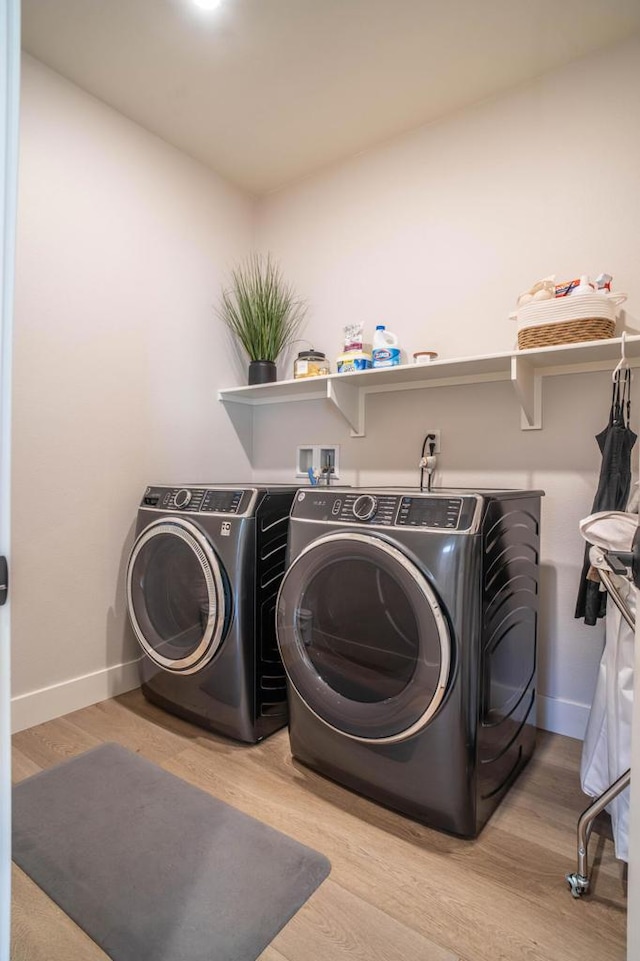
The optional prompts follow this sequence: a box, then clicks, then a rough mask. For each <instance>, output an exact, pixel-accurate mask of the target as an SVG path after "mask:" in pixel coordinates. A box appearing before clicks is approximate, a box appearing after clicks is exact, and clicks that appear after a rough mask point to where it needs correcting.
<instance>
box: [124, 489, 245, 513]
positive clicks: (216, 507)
mask: <svg viewBox="0 0 640 961" xmlns="http://www.w3.org/2000/svg"><path fill="white" fill-rule="evenodd" d="M252 493H253V492H252V491H247V490H232V489H228V490H227V489H225V488H210V487H147V489H146V491H145V492H144V496H143V498H142V504H141V505H140V506H141V507H155V508H156V509H158V510H166V511H181V512H183V513H185V514H191V513H193V514H196V513H197V514H240V513H242V512H243V510H244V509H245V504H246V502H247V500H248V498H250V497H251V494H252Z"/></svg>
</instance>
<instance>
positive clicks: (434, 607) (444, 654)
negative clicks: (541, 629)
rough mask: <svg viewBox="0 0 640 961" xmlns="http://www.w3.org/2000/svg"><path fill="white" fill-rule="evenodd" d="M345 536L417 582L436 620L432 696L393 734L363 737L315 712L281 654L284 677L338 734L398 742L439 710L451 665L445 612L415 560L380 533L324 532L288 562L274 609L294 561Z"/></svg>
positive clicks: (320, 719) (370, 742) (315, 714)
mask: <svg viewBox="0 0 640 961" xmlns="http://www.w3.org/2000/svg"><path fill="white" fill-rule="evenodd" d="M449 533H450V532H449ZM345 540H347V541H357V542H361V543H365V544H367V545H368V546H371V547H373V548H374V549H375V550H381V551H383V552H384V553H385V554H387V555H388V556H390V557H391V558H392V559H393V560H394V561H395V562H397V563H398V564H399V565H400V566H401V567H402V568H403V569H404V570H405V571H406V572H407V573H408V574H409V576H410V577H411V578H412V579H413V581H414V583H415V584H416V586H417V588H418V589H419V591H420V594H421V595H422V597H424V599H425V601H426V602H427V604H428V605H429V607H430V609H431V613H432V615H433V617H434V620H435V622H436V627H437V631H438V639H439V645H440V673H439V677H438V682H437V687H436V691H435V693H434V695H433V697H432V698H431V700H430V702H429V704H428V706H427V708H426V710H425V711H424V712H423V713H422V714H421V716H420V717H419V718H418V719H417V720H416V721H415V722H414V723H413V724H412V725H411V726H410V727H408V728H406V729H405V730H403V731H400V732H398V733H397V734H393V735H390V736H387V737H377V738H372V737H362V736H359V735H356V734H351V733H349V732H348V731H345V730H342V729H341V728H339V727H336V726H335V725H334V724H331V723H330V722H329V721H327V720H326V718H324V717H322V715H320V714H318V712H317V711H315V710H314V709H313V708H312V707H311V706H310V705H309V704H308V703H307V700H306V698H305V696H304V693H303V692H302V691H300V689H299V687H298V686H296V684H294V682H293V681H292V679H291V677H290V676H289V672H288V671H287V665H286V662H285V661H284V658H283V662H284V667H285V671H286V673H287V678H288V680H289V682H290V683H291V684H292V685H293V687H294V688H295V690H296V692H297V693H298V696H299V697H300V698H301V699H302V701H303V702H304V704H305V706H306V708H307V709H308V710H309V711H311V713H312V714H313V715H314V716H315V717H317V718H318V720H319V721H322V723H323V724H325V725H326V726H327V727H328V728H330V729H331V730H332V731H335V732H337V733H338V734H341V735H342V736H343V737H348V738H350V739H351V740H353V741H359V742H361V743H364V744H372V743H374V744H397V743H398V742H399V741H406V740H407V739H408V738H410V737H413V735H414V734H417V733H418V731H420V730H422V728H424V727H425V726H426V725H427V724H428V723H429V721H430V720H431V718H432V717H433V716H434V714H435V713H436V711H437V710H438V708H439V707H440V705H441V703H442V701H443V699H444V696H445V694H446V691H447V683H448V680H449V672H450V669H451V636H450V633H449V628H448V626H447V622H446V620H445V618H444V615H443V613H442V610H441V608H440V604H439V603H438V600H437V598H436V595H435V592H434V591H433V588H432V587H431V585H430V584H429V582H428V581H427V579H426V577H425V576H424V575H423V574H422V572H421V571H420V570H419V569H418V568H417V567H416V566H415V564H414V563H413V562H412V561H410V560H409V558H408V557H406V555H404V554H403V553H402V551H400V550H399V549H398V548H396V547H394V546H393V545H392V544H388V543H387V542H386V541H384V540H382V539H381V538H380V537H377V536H376V535H373V536H372V535H367V534H359V533H356V532H338V533H335V534H327V535H325V536H324V537H319V538H318V539H317V540H314V541H312V542H311V543H310V544H307V546H306V547H305V548H304V549H303V550H302V551H301V552H300V554H298V556H297V557H296V558H295V560H294V561H293V562H292V563H291V565H290V566H289V569H288V570H287V572H286V573H285V576H284V579H283V581H282V584H281V585H280V590H279V591H278V598H277V602H276V610H277V609H278V607H279V606H280V597H281V595H282V593H283V591H284V590H285V588H286V583H287V578H288V576H289V573H290V572H291V571H293V570H294V569H295V567H296V565H298V564H299V563H300V562H301V561H302V560H303V558H305V557H307V556H308V555H309V554H310V553H312V552H313V551H314V550H315V549H316V548H318V547H319V546H321V545H326V544H327V543H331V542H336V541H345Z"/></svg>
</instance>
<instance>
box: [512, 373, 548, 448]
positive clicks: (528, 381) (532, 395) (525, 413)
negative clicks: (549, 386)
mask: <svg viewBox="0 0 640 961" xmlns="http://www.w3.org/2000/svg"><path fill="white" fill-rule="evenodd" d="M511 383H512V384H513V386H514V389H515V392H516V394H517V396H518V400H519V401H520V407H521V408H522V411H521V415H520V427H521V428H522V430H541V428H542V377H541V376H540V374H539V373H538V372H537V371H536V370H535V369H534V367H533V366H532V365H531V363H530V362H529V361H528V360H525V358H524V357H512V358H511Z"/></svg>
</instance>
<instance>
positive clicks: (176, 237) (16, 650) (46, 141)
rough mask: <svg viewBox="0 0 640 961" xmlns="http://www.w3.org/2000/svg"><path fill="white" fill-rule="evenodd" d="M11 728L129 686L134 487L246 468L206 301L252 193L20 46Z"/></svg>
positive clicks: (243, 238)
mask: <svg viewBox="0 0 640 961" xmlns="http://www.w3.org/2000/svg"><path fill="white" fill-rule="evenodd" d="M20 149H21V155H20V171H19V174H20V192H19V222H18V252H17V258H18V262H17V278H16V322H15V354H14V400H13V412H14V433H13V437H14V445H13V517H12V521H13V543H14V548H13V567H12V603H13V695H14V701H13V726H14V729H19V728H22V727H26V726H29V725H31V724H34V723H37V722H39V721H42V720H45V719H47V718H49V717H53V716H56V715H59V714H63V713H66V712H67V711H69V710H73V709H74V708H76V707H79V706H82V705H85V704H87V703H91V702H92V701H96V700H100V699H101V698H103V697H107V696H109V695H110V694H113V693H117V692H118V691H120V690H122V689H126V688H127V687H132V686H135V685H136V684H137V675H136V671H135V666H134V665H133V660H134V658H135V657H136V656H137V652H136V648H135V645H134V643H133V641H132V638H131V636H130V634H129V631H128V627H127V625H126V620H125V605H124V597H123V565H124V564H125V562H126V556H127V548H128V547H129V546H130V543H131V538H132V528H133V523H134V519H135V514H136V508H137V504H138V502H139V500H140V497H141V495H142V492H143V489H144V487H145V485H146V484H148V483H152V482H163V481H166V482H168V483H171V482H175V483H186V482H189V481H194V482H195V481H200V482H202V481H203V480H214V479H215V480H217V481H225V480H234V479H235V480H237V479H238V478H239V477H248V476H250V466H249V465H248V462H247V459H246V456H245V454H244V451H243V450H242V448H241V445H240V443H239V441H238V439H237V436H236V434H235V432H234V431H233V429H232V427H231V424H230V422H229V420H228V418H227V416H226V414H225V412H224V410H223V409H222V407H221V405H220V404H218V402H217V397H216V389H217V387H218V385H219V384H220V383H221V382H224V381H226V380H227V379H228V377H229V372H228V371H229V351H228V350H227V345H226V342H225V341H224V338H223V337H222V334H221V331H220V327H219V324H218V323H217V321H216V319H215V317H214V314H213V305H214V304H215V303H216V301H217V299H218V295H219V290H220V283H221V279H222V276H223V274H224V273H225V272H226V270H227V269H228V267H229V266H230V265H231V264H233V263H234V262H235V261H236V260H237V259H238V257H240V256H243V255H244V254H245V252H246V251H247V249H248V248H249V247H250V245H251V239H252V229H253V207H252V203H251V200H250V198H249V197H248V196H245V195H243V194H242V193H240V192H239V191H237V190H235V189H233V188H231V187H229V186H228V185H226V184H225V183H224V181H222V180H221V179H220V178H218V177H217V176H215V175H214V174H213V173H211V172H210V171H208V170H207V169H206V168H204V167H202V166H201V165H199V164H198V163H195V162H194V161H192V160H190V159H188V158H187V157H186V156H185V155H184V154H181V153H180V152H179V151H177V150H175V149H174V148H172V147H169V146H168V145H167V144H165V143H164V142H163V141H161V140H159V139H158V138H156V137H154V136H152V135H150V134H148V133H146V132H145V131H143V130H142V129H141V128H140V127H138V126H136V125H135V124H133V123H131V122H129V121H128V120H126V119H124V118H123V117H122V116H121V115H119V114H117V113H116V112H114V111H113V110H111V109H109V108H107V107H106V106H104V105H103V104H101V103H100V102H98V101H97V100H95V99H93V98H92V97H90V96H88V95H87V94H85V93H84V92H82V91H81V90H79V89H78V88H77V87H74V86H73V85H72V84H70V83H68V82H66V81H65V80H63V79H62V78H61V77H59V76H58V75H57V74H55V73H53V72H51V71H49V70H48V69H46V68H45V67H43V66H42V65H41V64H39V63H38V62H37V61H35V60H33V59H30V58H29V57H25V59H24V63H23V82H22V113H21V144H20Z"/></svg>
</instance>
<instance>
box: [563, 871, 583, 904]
mask: <svg viewBox="0 0 640 961" xmlns="http://www.w3.org/2000/svg"><path fill="white" fill-rule="evenodd" d="M565 881H566V882H567V884H568V885H569V890H570V891H571V894H572V895H573V897H574V898H580V897H582V895H583V894H586V893H587V891H588V890H589V878H585V877H584V875H582V874H578V873H577V871H574V872H573V873H571V874H567V875H565Z"/></svg>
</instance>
